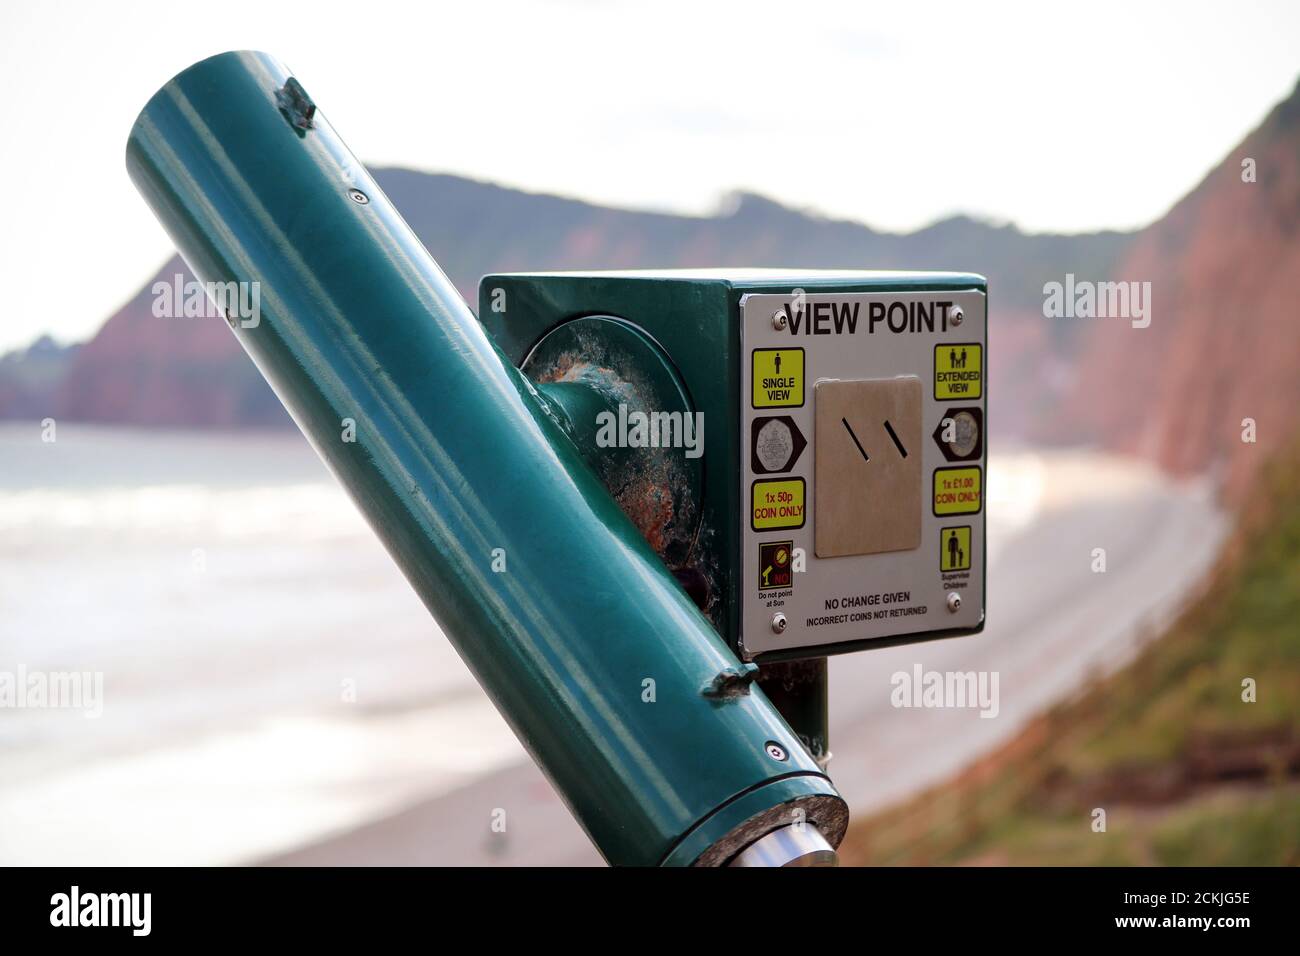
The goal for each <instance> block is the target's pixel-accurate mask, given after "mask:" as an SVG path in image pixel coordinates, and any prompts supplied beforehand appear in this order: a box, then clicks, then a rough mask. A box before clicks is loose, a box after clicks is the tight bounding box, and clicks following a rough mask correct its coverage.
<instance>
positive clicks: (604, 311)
mask: <svg viewBox="0 0 1300 956" xmlns="http://www.w3.org/2000/svg"><path fill="white" fill-rule="evenodd" d="M795 289H802V290H804V291H806V292H807V293H809V294H813V293H831V292H835V293H859V292H864V293H870V292H899V293H903V292H931V291H933V292H968V291H977V292H979V293H981V294H984V295H987V291H988V290H987V282H986V280H985V279H984V277H983V276H979V275H975V274H971V273H956V272H952V273H948V272H926V273H883V272H881V273H876V272H870V271H865V270H864V271H862V272H848V271H816V270H795V269H789V270H786V269H716V270H706V269H680V270H678V269H666V270H644V271H642V270H636V271H617V272H587V273H582V272H539V273H505V274H497V275H488V276H485V277H484V278H483V279H482V280H481V281H480V283H479V319H480V321H481V322H482V323H483V325H484V327H485V328H486V329H487V330H488V332H489V333H490V334H491V335H492V337H493V338H494V339H495V340H496V342H497V344H498V346H499V347H500V348H501V349H502V351H503V352H505V354H506V356H507V358H509V359H510V360H512V361H514V362H515V363H516V364H520V363H522V362H523V360H524V358H525V357H526V356H527V355H528V353H529V351H530V350H531V349H532V348H533V347H534V346H535V345H536V344H537V342H539V341H540V340H541V339H542V337H543V336H544V335H546V334H547V333H548V332H549V331H551V330H552V329H554V328H556V327H557V326H559V325H561V324H562V323H564V322H567V321H569V320H572V319H575V318H579V317H582V316H593V315H607V316H614V317H616V318H620V319H624V320H626V321H628V322H630V323H632V324H633V325H635V326H638V327H640V328H641V329H644V330H645V331H646V332H647V333H648V334H649V335H650V336H651V337H652V338H653V339H655V340H656V341H657V342H658V343H659V345H660V346H661V347H662V348H663V350H664V351H665V352H666V353H667V355H668V357H669V359H670V360H671V361H672V363H673V364H674V365H675V366H676V369H677V371H678V373H679V374H680V376H681V378H682V380H683V382H684V383H685V386H686V389H687V390H688V392H689V393H690V397H691V399H692V401H693V402H694V406H695V409H696V410H697V411H701V412H703V413H704V419H705V422H706V428H705V431H704V457H703V461H704V481H703V485H704V491H703V501H702V518H701V533H700V535H699V538H698V542H697V546H696V552H695V554H693V555H692V559H691V563H692V564H693V565H694V566H696V567H699V568H702V569H706V570H707V572H708V573H709V576H710V578H711V582H712V584H713V586H714V588H715V589H716V598H717V599H716V602H715V604H714V606H713V607H712V608H711V609H710V614H711V617H712V619H713V621H714V624H715V626H716V627H717V628H718V631H719V633H721V634H722V636H723V637H724V638H725V639H726V641H727V643H728V645H730V646H731V647H732V648H733V649H736V650H739V649H740V613H739V610H740V609H739V578H740V574H741V570H740V546H741V545H740V542H741V516H742V515H743V514H744V513H745V510H746V506H745V504H744V503H743V502H742V501H741V500H740V491H739V484H738V481H737V475H738V474H739V473H740V456H741V454H742V451H743V449H742V447H741V442H740V420H741V406H740V402H741V360H742V357H743V355H744V352H743V350H742V343H741V331H740V328H741V309H740V306H741V299H742V298H743V297H744V296H746V295H749V294H753V293H769V294H778V295H788V294H790V293H791V292H792V291H793V290H795ZM985 432H986V434H987V417H986V419H985ZM969 633H972V631H970V630H969V629H963V630H953V631H931V632H926V633H922V634H917V635H909V636H907V637H904V638H885V639H876V640H870V641H863V642H859V643H855V644H845V645H839V646H836V647H834V648H824V649H820V652H821V653H842V652H845V651H853V650H859V649H864V648H867V647H886V646H890V645H893V644H902V643H913V642H916V641H924V640H932V639H935V638H941V637H951V636H956V635H961V634H969ZM805 656H815V655H808V654H806V653H804V654H793V653H792V654H773V655H764V656H762V657H760V658H759V660H760V661H769V660H770V661H775V660H783V659H791V658H796V657H805Z"/></svg>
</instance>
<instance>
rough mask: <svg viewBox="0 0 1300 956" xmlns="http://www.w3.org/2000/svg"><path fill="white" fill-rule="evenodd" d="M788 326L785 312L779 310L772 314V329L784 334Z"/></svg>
mask: <svg viewBox="0 0 1300 956" xmlns="http://www.w3.org/2000/svg"><path fill="white" fill-rule="evenodd" d="M785 325H786V318H785V310H783V309H777V310H776V311H775V312H773V313H772V328H774V329H776V330H777V331H778V332H784V331H785Z"/></svg>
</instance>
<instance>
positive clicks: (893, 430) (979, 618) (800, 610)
mask: <svg viewBox="0 0 1300 956" xmlns="http://www.w3.org/2000/svg"><path fill="white" fill-rule="evenodd" d="M740 311H741V340H742V360H741V366H742V374H741V408H742V413H741V436H740V438H741V448H742V454H741V459H742V460H741V488H740V497H741V501H742V502H743V503H744V507H745V508H746V509H747V513H746V515H745V519H744V522H743V531H742V534H741V548H742V556H741V557H742V562H741V563H742V566H743V568H744V579H743V581H742V587H741V591H740V593H741V603H742V614H741V642H742V645H743V648H744V652H745V654H746V656H747V657H755V656H758V655H761V654H769V653H775V652H782V653H783V654H785V655H787V656H789V655H790V654H791V653H792V652H797V651H798V650H799V649H802V648H808V649H818V652H819V653H823V652H824V653H834V652H835V651H836V650H837V649H847V648H846V647H843V646H845V645H853V644H856V643H858V642H861V641H870V640H875V639H885V638H890V639H893V640H898V639H905V638H906V637H907V636H908V635H917V637H918V638H920V637H923V636H924V635H926V634H928V633H932V632H949V631H962V630H975V629H977V628H978V627H979V626H980V625H981V623H982V622H983V619H984V515H985V506H986V502H985V446H986V442H985V438H984V403H985V393H986V378H985V369H986V367H987V355H986V354H985V353H986V345H987V337H986V333H985V329H986V317H985V297H984V295H983V293H982V292H979V291H964V292H952V291H942V292H939V291H936V292H906V293H900V292H879V293H859V292H855V293H834V292H830V293H826V292H820V293H809V294H806V295H805V294H802V293H799V292H798V291H797V290H795V291H794V292H793V293H792V294H790V295H769V294H752V295H746V296H744V297H743V298H742V299H741V305H740Z"/></svg>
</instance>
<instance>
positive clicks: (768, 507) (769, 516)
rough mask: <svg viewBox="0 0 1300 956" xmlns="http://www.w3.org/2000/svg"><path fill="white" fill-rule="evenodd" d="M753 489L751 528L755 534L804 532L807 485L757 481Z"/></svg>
mask: <svg viewBox="0 0 1300 956" xmlns="http://www.w3.org/2000/svg"><path fill="white" fill-rule="evenodd" d="M751 487H752V492H751V495H752V498H753V501H752V508H751V509H750V514H749V525H750V527H751V528H753V529H754V530H755V531H768V530H771V529H773V528H802V527H803V522H804V515H805V511H804V483H803V479H802V478H787V479H785V480H783V481H756V482H754V484H753V485H752V486H751Z"/></svg>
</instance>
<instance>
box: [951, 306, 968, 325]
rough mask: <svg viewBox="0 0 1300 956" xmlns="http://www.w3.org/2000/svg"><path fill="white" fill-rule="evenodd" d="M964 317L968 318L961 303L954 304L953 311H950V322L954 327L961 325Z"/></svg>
mask: <svg viewBox="0 0 1300 956" xmlns="http://www.w3.org/2000/svg"><path fill="white" fill-rule="evenodd" d="M964 318H966V313H965V312H963V311H962V310H961V306H959V305H955V306H953V308H952V311H951V312H949V313H948V322H949V323H950V324H951V325H952V327H953V328H954V329H955V328H956V327H957V326H959V325H961V320H962V319H964Z"/></svg>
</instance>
